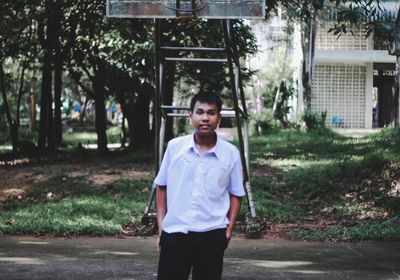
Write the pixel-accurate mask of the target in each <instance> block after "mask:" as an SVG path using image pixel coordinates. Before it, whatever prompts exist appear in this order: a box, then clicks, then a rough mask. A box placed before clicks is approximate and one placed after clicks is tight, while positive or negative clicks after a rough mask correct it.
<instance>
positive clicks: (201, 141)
mask: <svg viewBox="0 0 400 280" xmlns="http://www.w3.org/2000/svg"><path fill="white" fill-rule="evenodd" d="M194 143H195V144H196V147H197V149H198V150H199V152H200V153H202V152H206V151H208V150H211V149H212V148H213V147H214V146H215V144H216V143H217V134H216V133H215V132H214V133H213V134H210V135H199V134H197V133H195V134H194Z"/></svg>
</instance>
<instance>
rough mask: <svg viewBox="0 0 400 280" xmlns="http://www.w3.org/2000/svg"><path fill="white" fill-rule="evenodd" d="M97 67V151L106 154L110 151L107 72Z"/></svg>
mask: <svg viewBox="0 0 400 280" xmlns="http://www.w3.org/2000/svg"><path fill="white" fill-rule="evenodd" d="M98 68H99V69H95V76H94V84H93V88H94V96H95V98H94V107H95V116H96V119H95V126H96V133H97V153H98V154H99V155H104V154H106V153H107V152H108V148H107V133H106V130H107V114H106V106H105V87H104V81H105V73H104V70H103V69H101V66H99V67H98Z"/></svg>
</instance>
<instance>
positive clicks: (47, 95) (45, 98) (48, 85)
mask: <svg viewBox="0 0 400 280" xmlns="http://www.w3.org/2000/svg"><path fill="white" fill-rule="evenodd" d="M53 12H54V2H53V1H52V0H47V1H45V16H46V19H45V21H44V22H39V24H38V37H39V40H40V42H41V45H42V48H43V53H44V54H43V63H42V86H41V91H42V92H41V97H40V124H39V140H38V148H39V150H41V151H45V150H47V152H53V151H54V150H55V145H54V119H53V95H52V59H53V55H52V53H53V50H54V39H55V27H56V26H55V24H54V22H55V15H54V13H53ZM45 26H46V28H45ZM46 143H47V145H46Z"/></svg>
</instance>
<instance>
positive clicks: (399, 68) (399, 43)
mask: <svg viewBox="0 0 400 280" xmlns="http://www.w3.org/2000/svg"><path fill="white" fill-rule="evenodd" d="M394 55H396V78H395V85H394V89H395V94H394V96H395V102H394V103H395V110H394V112H395V126H397V127H398V126H400V108H399V106H400V100H399V98H400V8H399V10H398V12H397V18H396V24H395V30H394Z"/></svg>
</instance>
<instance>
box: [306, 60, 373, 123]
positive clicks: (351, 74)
mask: <svg viewBox="0 0 400 280" xmlns="http://www.w3.org/2000/svg"><path fill="white" fill-rule="evenodd" d="M370 68H371V67H370V65H350V64H347V65H346V64H316V65H315V68H314V79H313V85H312V87H313V90H312V97H311V98H312V99H311V108H312V110H313V111H316V112H327V119H326V124H327V125H328V126H333V124H332V120H333V118H334V117H336V118H339V119H340V120H341V123H340V127H343V128H366V127H371V126H372V119H371V125H368V124H366V115H367V114H370V115H371V116H372V105H371V104H372V102H371V101H370V99H371V98H370V96H371V97H372V92H371V94H369V93H368V94H367V92H368V91H367V85H368V84H370V81H369V80H370V79H369V78H368V77H367V74H370V73H369V72H370V71H371V69H370ZM371 90H372V86H371ZM371 100H372V99H371Z"/></svg>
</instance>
